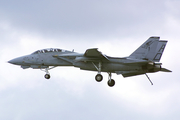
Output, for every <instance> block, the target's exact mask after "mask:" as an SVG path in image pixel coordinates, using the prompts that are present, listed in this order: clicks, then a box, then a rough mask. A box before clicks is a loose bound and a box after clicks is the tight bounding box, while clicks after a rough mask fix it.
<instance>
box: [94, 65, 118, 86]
mask: <svg viewBox="0 0 180 120" xmlns="http://www.w3.org/2000/svg"><path fill="white" fill-rule="evenodd" d="M92 64H93V65H94V67H95V68H96V69H97V70H98V74H97V75H96V76H95V80H96V81H97V82H101V81H102V80H103V76H102V75H101V67H102V63H101V62H99V65H98V67H97V66H96V65H95V64H94V63H92ZM108 75H109V77H108V82H107V84H108V85H109V87H113V86H114V85H115V81H114V80H113V79H112V78H111V76H112V74H111V72H108Z"/></svg>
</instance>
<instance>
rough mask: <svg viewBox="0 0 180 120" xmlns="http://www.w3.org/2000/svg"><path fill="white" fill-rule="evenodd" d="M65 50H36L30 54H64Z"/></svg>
mask: <svg viewBox="0 0 180 120" xmlns="http://www.w3.org/2000/svg"><path fill="white" fill-rule="evenodd" d="M66 51H67V50H62V49H57V48H48V49H42V50H37V51H35V52H33V53H32V54H38V53H49V52H66Z"/></svg>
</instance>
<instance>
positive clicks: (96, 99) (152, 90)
mask: <svg viewBox="0 0 180 120" xmlns="http://www.w3.org/2000/svg"><path fill="white" fill-rule="evenodd" d="M179 6H180V1H179V0H158V1H157V0H126V1H120V0H96V1H95V0H91V1H83V0H76V1H74V0H66V1H62V0H58V1H57V0H38V1H37V0H26V1H24V0H1V1H0V45H1V51H0V65H1V72H0V113H1V114H0V119H1V120H32V119H38V120H59V119H66V120H72V119H76V120H84V119H86V120H92V119H102V120H110V119H113V120H119V119H122V120H132V119H133V120H144V119H146V120H170V119H171V120H178V119H180V114H179V111H180V102H179V101H180V97H179V94H180V87H179V86H180V81H179V78H180V77H179V73H178V71H179V65H180V64H179V61H180V58H179V57H178V53H179V52H180V50H179V45H180V41H179V38H180V34H179V31H180V8H179ZM150 36H161V39H166V40H168V44H167V46H166V49H165V51H164V54H163V57H162V59H161V62H162V63H163V67H165V68H168V69H170V70H172V71H173V72H172V73H162V72H159V73H155V74H149V77H150V78H151V79H152V81H153V82H154V86H151V85H150V83H149V81H148V80H147V78H146V77H145V76H144V75H142V76H136V77H130V78H123V77H122V76H121V75H119V76H118V75H116V74H113V78H114V79H115V80H116V85H115V86H114V87H113V88H109V87H108V86H107V78H108V76H107V74H106V73H103V75H104V80H103V81H102V82H101V83H97V82H96V81H95V80H94V76H95V75H96V72H89V71H81V70H79V69H77V68H73V67H58V68H56V69H53V70H51V71H50V72H51V76H52V77H51V80H45V79H44V74H45V73H44V72H42V71H40V70H33V69H27V70H23V69H21V68H20V67H19V66H14V65H11V64H8V63H7V61H8V60H10V59H13V58H15V57H19V56H22V55H26V54H30V53H32V52H34V51H36V50H37V49H42V48H51V47H55V48H62V49H67V50H72V49H75V51H76V52H80V53H83V52H84V51H85V50H86V49H88V48H93V47H97V48H99V49H100V51H102V52H103V53H104V54H107V55H110V56H119V57H124V56H128V55H129V54H131V53H132V52H133V51H134V50H135V49H136V48H137V47H139V46H140V45H141V44H142V43H143V42H144V41H145V40H147V39H148V38H149V37H150Z"/></svg>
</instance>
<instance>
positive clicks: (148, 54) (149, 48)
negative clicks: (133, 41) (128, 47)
mask: <svg viewBox="0 0 180 120" xmlns="http://www.w3.org/2000/svg"><path fill="white" fill-rule="evenodd" d="M159 39H160V37H150V38H149V39H148V40H147V41H146V42H144V43H143V44H142V45H141V46H140V47H139V48H138V49H136V50H135V51H134V52H133V53H132V54H131V55H130V56H129V57H130V58H134V59H144V60H150V61H154V62H159V61H160V59H161V56H162V54H163V51H164V49H165V46H166V43H167V41H164V40H159Z"/></svg>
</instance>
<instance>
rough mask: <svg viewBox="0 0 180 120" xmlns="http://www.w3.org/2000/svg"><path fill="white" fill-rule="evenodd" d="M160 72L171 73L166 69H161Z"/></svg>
mask: <svg viewBox="0 0 180 120" xmlns="http://www.w3.org/2000/svg"><path fill="white" fill-rule="evenodd" d="M161 71H162V72H172V71H171V70H168V69H166V68H161Z"/></svg>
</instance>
